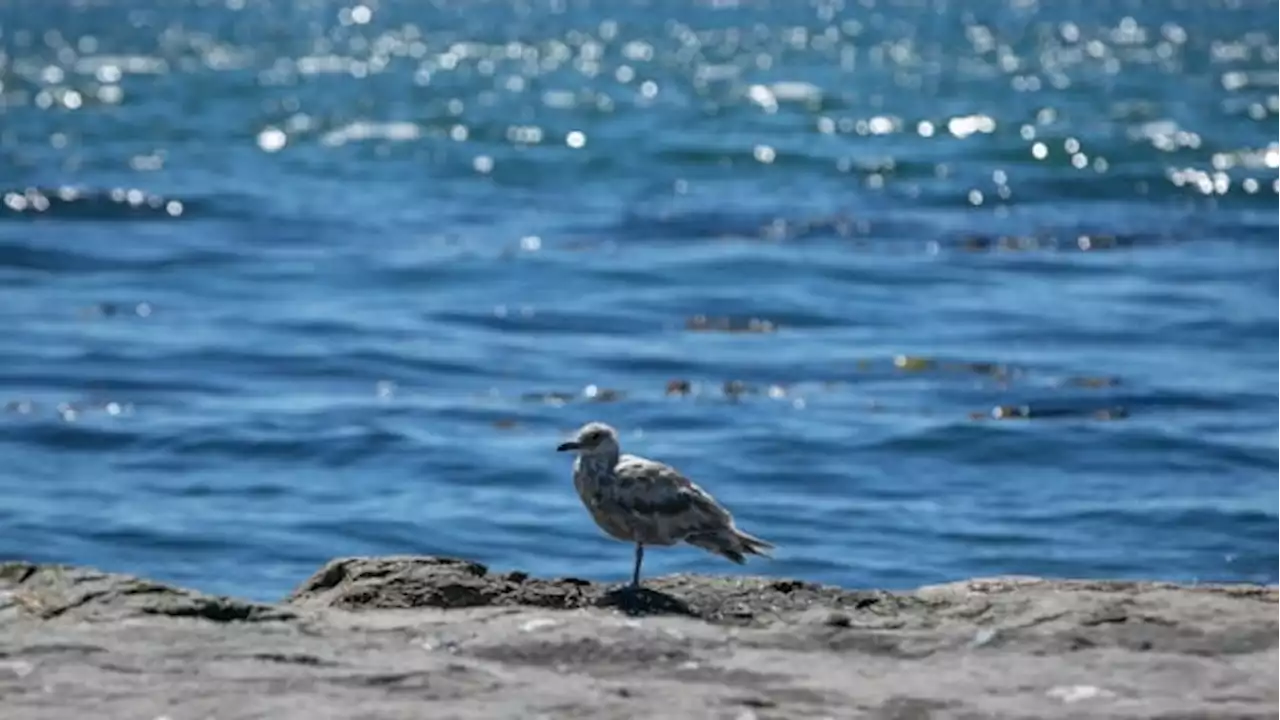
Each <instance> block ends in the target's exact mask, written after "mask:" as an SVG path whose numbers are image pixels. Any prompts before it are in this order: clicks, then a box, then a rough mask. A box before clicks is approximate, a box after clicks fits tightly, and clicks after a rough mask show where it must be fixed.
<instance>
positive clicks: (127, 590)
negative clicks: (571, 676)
mask: <svg viewBox="0 0 1280 720" xmlns="http://www.w3.org/2000/svg"><path fill="white" fill-rule="evenodd" d="M9 613H22V614H27V615H31V616H35V617H39V618H41V619H45V620H49V619H52V618H56V617H61V616H64V615H66V616H68V617H71V618H74V619H78V620H83V619H107V618H118V617H124V616H127V615H135V614H144V615H167V616H170V617H193V618H201V619H204V620H212V621H214V622H229V621H232V620H244V621H259V620H279V619H285V618H289V617H292V616H293V611H292V610H290V609H288V608H285V607H278V606H274V605H264V604H261V603H251V602H245V601H243V600H237V599H235V598H228V597H217V596H212V595H205V594H203V593H198V592H194V591H191V590H184V589H181V588H174V587H169V586H167V585H162V584H160V583H157V582H152V581H150V580H144V579H141V578H136V577H132V576H129V575H115V574H108V573H103V572H99V571H97V570H93V569H91V568H81V567H69V566H65V565H33V564H31V563H24V562H8V563H0V618H5V617H6V616H7V615H8V614H9Z"/></svg>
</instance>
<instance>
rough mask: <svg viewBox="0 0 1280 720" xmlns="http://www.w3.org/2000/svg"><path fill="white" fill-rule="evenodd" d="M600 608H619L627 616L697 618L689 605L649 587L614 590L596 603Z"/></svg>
mask: <svg viewBox="0 0 1280 720" xmlns="http://www.w3.org/2000/svg"><path fill="white" fill-rule="evenodd" d="M596 605H597V606H598V607H611V608H617V609H618V610H621V611H622V612H624V613H626V614H627V615H632V616H641V615H688V616H689V617H697V615H698V613H697V612H695V611H694V609H693V608H692V607H690V606H689V604H688V603H686V602H685V601H683V600H681V599H680V598H678V597H675V596H674V595H668V594H667V593H664V592H661V591H659V590H651V589H649V588H647V587H633V586H631V585H624V586H623V587H620V588H614V589H613V590H610V591H609V592H606V593H605V594H604V595H601V596H600V599H599V600H597V601H596Z"/></svg>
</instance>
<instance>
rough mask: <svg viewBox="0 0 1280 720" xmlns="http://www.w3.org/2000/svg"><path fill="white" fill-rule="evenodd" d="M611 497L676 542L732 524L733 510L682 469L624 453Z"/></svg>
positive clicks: (662, 534)
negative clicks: (731, 511)
mask: <svg viewBox="0 0 1280 720" xmlns="http://www.w3.org/2000/svg"><path fill="white" fill-rule="evenodd" d="M614 475H615V477H616V482H614V483H613V485H612V487H611V488H610V493H609V494H610V496H611V497H610V500H612V501H613V502H614V503H616V504H617V506H618V507H619V508H620V509H624V510H625V511H626V512H627V513H628V514H629V515H631V516H632V517H633V518H635V519H636V520H637V521H643V522H644V523H645V524H648V525H650V526H651V530H652V532H653V533H654V534H655V535H658V536H661V537H664V538H667V539H669V540H670V541H673V542H676V541H679V540H680V539H682V538H684V537H686V536H688V535H690V534H695V533H700V532H707V531H714V530H717V529H720V528H723V527H725V526H727V525H730V524H731V523H732V522H733V520H732V517H731V516H730V514H729V511H728V510H726V509H725V508H724V507H722V506H721V505H720V503H718V502H716V500H715V498H713V497H711V495H710V494H709V493H707V491H705V490H703V489H702V488H700V487H698V485H697V484H696V483H694V482H693V481H692V480H690V479H689V478H687V477H685V476H684V475H682V474H681V473H680V471H678V470H676V469H675V468H673V467H671V466H670V465H666V464H663V463H660V462H655V461H653V460H648V459H645V458H642V457H637V456H635V455H623V456H622V457H621V458H619V459H618V465H617V467H616V468H615V470H614Z"/></svg>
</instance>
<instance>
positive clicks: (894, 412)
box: [0, 0, 1280, 598]
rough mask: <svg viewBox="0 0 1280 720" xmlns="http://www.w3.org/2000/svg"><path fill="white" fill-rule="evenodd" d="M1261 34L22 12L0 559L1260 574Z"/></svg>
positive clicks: (1004, 14) (5, 54) (260, 9)
mask: <svg viewBox="0 0 1280 720" xmlns="http://www.w3.org/2000/svg"><path fill="white" fill-rule="evenodd" d="M1276 17H1277V3H1276V2H1251V1H1248V0H1231V1H1227V0H1181V1H1180V2H1179V1H1175V0H1164V1H1157V0H1143V1H1138V0H1133V1H1119V0H1117V1H1113V2H1104V1H1103V0H1074V1H1072V0H1064V1H1062V2H1058V1H1055V2H1047V1H1042V2H1035V0H1004V1H1000V0H990V1H985V2H958V1H954V0H952V1H947V0H843V1H842V0H819V1H815V2H800V1H797V2H784V1H783V0H773V1H772V2H764V1H752V0H739V1H734V0H683V1H679V2H677V1H675V0H647V1H639V0H632V1H627V0H616V1H612V0H610V1H606V0H476V1H472V2H466V3H452V2H443V1H440V0H436V1H435V2H389V1H387V0H381V1H374V0H364V2H363V3H361V2H354V1H353V2H346V3H344V2H330V1H328V0H311V1H304V0H296V1H292V2H291V1H288V0H218V1H216V2H215V1H213V0H208V1H200V2H190V1H187V2H182V1H178V0H174V1H172V2H164V3H159V2H140V1H132V2H129V1H125V0H119V1H113V2H93V1H86V2H38V1H37V0H17V1H16V2H7V3H3V4H0V197H2V198H3V203H2V204H0V327H3V330H4V332H3V335H2V338H3V339H2V340H0V407H2V410H0V458H2V459H3V464H2V465H0V558H5V559H14V558H20V559H28V560H35V561H58V562H68V563H76V564H90V565H96V566H99V567H103V568H107V569H110V570H117V571H124V572H130V573H138V574H143V575H148V576H152V577H156V578H160V579H164V580H169V581H175V582H180V583H183V584H187V585H190V586H194V587H197V588H201V589H204V590H208V591H213V592H224V593H234V594H239V595H244V596H249V597H258V598H275V597H279V596H280V595H282V594H284V593H285V592H287V591H288V590H289V589H291V588H292V587H293V586H294V585H296V584H297V583H299V582H300V581H302V580H303V579H304V578H305V577H306V576H307V575H309V574H310V573H311V572H312V571H313V570H315V569H316V568H317V567H318V566H319V565H320V564H321V563H323V562H324V561H326V560H327V559H329V558H332V557H335V556H343V555H353V554H402V553H436V554H445V555H453V556H462V557H467V558H471V559H474V560H478V561H482V562H485V563H489V564H491V565H493V566H494V567H496V568H500V569H515V568H519V569H523V570H527V571H530V572H532V573H536V574H545V575H574V576H579V577H587V578H592V579H598V580H606V581H617V580H622V579H625V578H626V577H627V576H628V574H629V571H630V562H631V549H630V548H629V547H627V546H625V545H623V544H621V543H618V542H615V541H612V540H609V539H607V538H605V537H604V536H603V535H602V533H600V532H599V531H598V530H597V529H596V528H595V527H594V526H593V525H592V523H591V521H590V519H589V518H588V516H587V514H586V513H585V511H584V510H583V509H582V508H581V506H580V505H579V502H578V499H577V498H576V496H575V495H574V493H573V490H572V486H571V484H570V481H569V465H570V460H569V458H567V457H565V456H564V455H560V454H557V453H555V452H554V451H553V450H554V448H555V446H556V444H558V443H559V442H560V441H561V440H563V439H564V438H565V436H566V435H567V434H568V433H570V432H571V431H572V430H573V429H574V428H575V427H576V426H577V425H579V424H580V423H582V422H585V421H587V420H591V419H599V420H604V421H607V422H610V423H613V424H615V425H616V426H617V427H618V428H619V429H620V431H621V433H622V438H623V442H624V448H625V449H627V450H629V451H632V452H636V453H641V454H645V455H649V456H652V457H657V458H660V459H663V460H666V461H668V462H671V463H673V464H675V465H676V466H677V467H679V468H680V469H682V470H684V471H685V472H686V473H687V474H689V475H690V476H692V477H693V478H694V479H696V480H697V481H699V482H700V483H701V484H702V485H703V486H704V487H706V488H707V489H709V490H710V491H711V492H713V493H714V494H716V495H717V496H718V497H719V498H720V499H721V500H722V501H723V502H724V503H725V504H727V505H728V506H729V507H730V508H731V509H732V510H733V511H734V513H735V514H736V516H737V518H738V520H739V523H740V524H741V525H742V527H744V528H745V529H747V530H748V531H751V532H754V533H756V534H759V535H761V536H764V537H766V538H768V539H770V540H772V541H774V542H775V543H777V545H778V546H779V549H778V553H777V557H776V559H775V560H773V561H771V562H770V561H763V562H755V561H753V562H752V563H751V564H750V565H748V566H747V567H746V568H738V567H735V566H733V565H731V564H729V563H727V562H725V561H723V560H721V559H719V558H716V557H712V556H709V555H706V554H705V553H703V552H702V551H699V550H696V549H693V548H683V549H668V550H655V551H653V552H650V553H649V554H648V557H647V559H646V573H647V574H658V573H668V572H677V571H696V572H706V573H734V572H740V571H744V570H745V571H750V572H758V573H763V574H768V575H776V576H787V577H798V578H804V579H809V580H814V581H821V582H830V583H838V584H841V585H845V586H851V587H886V588H907V587H912V586H915V585H919V584H923V583H935V582H944V581H949V580H955V579H960V578H965V577H970V576H980V575H993V574H1005V573H1019V574H1035V575H1048V576H1077V577H1081V576H1083V577H1099V578H1152V579H1168V580H1176V581H1256V582H1268V583H1274V582H1276V581H1277V535H1278V532H1280V531H1278V526H1277V504H1278V502H1280V499H1278V494H1277V487H1278V486H1277V459H1278V456H1277V436H1278V432H1280V428H1278V425H1277V402H1276V399H1277V384H1276V380H1277V372H1276V370H1277V365H1273V364H1272V363H1273V362H1277V340H1276V338H1277V335H1276V334H1275V333H1276V332H1277V327H1278V321H1277V311H1276V308H1277V271H1278V268H1277V247H1278V246H1277V245H1273V244H1272V242H1273V241H1276V239H1277V177H1278V175H1277V167H1278V165H1280V148H1278V146H1277V138H1278V135H1277V115H1278V109H1280V99H1278V96H1277V95H1278V90H1277V62H1278V59H1277V58H1278V51H1277V36H1276V25H1275V24H1274V20H1275V18H1276Z"/></svg>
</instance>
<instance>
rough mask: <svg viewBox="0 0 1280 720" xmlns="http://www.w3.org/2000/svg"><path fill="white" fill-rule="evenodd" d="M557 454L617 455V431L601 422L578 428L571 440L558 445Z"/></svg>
mask: <svg viewBox="0 0 1280 720" xmlns="http://www.w3.org/2000/svg"><path fill="white" fill-rule="evenodd" d="M556 451H557V452H576V453H578V454H579V455H582V456H593V455H594V456H609V455H615V456H616V455H617V454H618V431H617V430H614V429H613V428H611V427H609V426H608V425H605V424H604V423H602V422H589V423H587V424H586V425H583V426H582V427H580V428H578V432H576V433H575V434H574V436H573V439H572V440H570V441H568V442H565V443H560V446H559V447H557V448H556Z"/></svg>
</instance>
